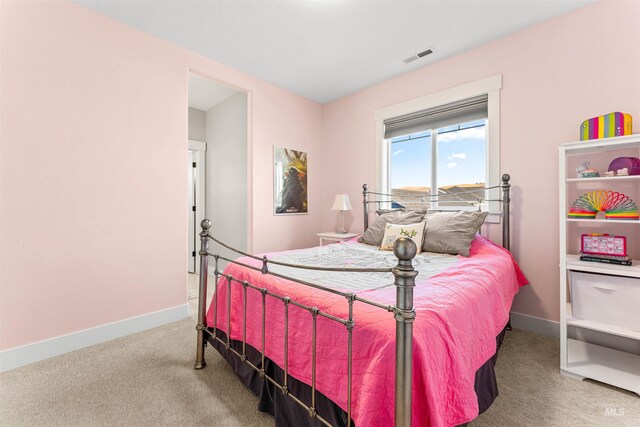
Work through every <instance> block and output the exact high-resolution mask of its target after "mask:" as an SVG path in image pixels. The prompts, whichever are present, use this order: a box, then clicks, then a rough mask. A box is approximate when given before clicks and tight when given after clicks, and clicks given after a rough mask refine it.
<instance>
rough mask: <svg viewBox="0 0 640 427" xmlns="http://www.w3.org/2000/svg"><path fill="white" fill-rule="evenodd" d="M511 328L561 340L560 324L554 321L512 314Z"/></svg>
mask: <svg viewBox="0 0 640 427" xmlns="http://www.w3.org/2000/svg"><path fill="white" fill-rule="evenodd" d="M511 326H513V327H514V328H516V329H522V330H523V331H529V332H533V333H536V334H540V335H544V336H547V337H551V338H558V339H560V323H559V322H555V321H553V320H547V319H541V318H539V317H534V316H529V315H528V314H521V313H514V312H511Z"/></svg>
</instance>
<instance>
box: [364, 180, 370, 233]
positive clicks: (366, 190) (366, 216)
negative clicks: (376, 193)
mask: <svg viewBox="0 0 640 427" xmlns="http://www.w3.org/2000/svg"><path fill="white" fill-rule="evenodd" d="M368 196H369V186H368V185H367V184H362V207H363V210H364V231H367V228H369V209H368V206H369V204H368V203H367V197H368Z"/></svg>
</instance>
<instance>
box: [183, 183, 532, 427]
mask: <svg viewBox="0 0 640 427" xmlns="http://www.w3.org/2000/svg"><path fill="white" fill-rule="evenodd" d="M500 188H501V190H502V197H501V199H500V202H501V203H502V214H503V217H502V225H503V238H504V239H503V241H504V243H506V245H505V246H508V241H509V221H508V217H509V177H508V175H504V176H503V179H502V185H501V186H500ZM371 195H377V193H373V192H369V191H368V190H367V188H366V186H365V187H364V191H363V206H364V208H365V226H367V225H368V214H367V212H368V207H369V206H370V205H371V204H373V203H378V206H379V204H380V201H379V200H376V201H373V200H370V197H371ZM386 202H389V200H388V199H387V200H386ZM209 228H210V223H209V222H208V221H203V231H202V233H201V234H200V236H201V240H202V249H201V251H200V255H201V270H200V271H202V272H204V271H208V266H209V259H210V258H211V260H212V263H213V267H214V276H215V278H216V284H217V286H216V288H215V293H214V297H213V300H212V302H211V304H210V306H209V310H208V312H207V311H206V308H207V307H206V290H207V275H206V274H201V281H200V301H199V312H198V325H197V326H196V329H197V335H198V336H197V351H196V364H195V368H196V369H201V368H203V367H205V366H206V363H205V359H204V349H205V345H206V344H207V343H209V344H211V346H212V347H214V348H216V349H217V350H218V351H219V352H220V354H222V355H223V357H224V358H225V359H226V360H227V361H228V362H229V363H230V365H231V366H232V367H233V369H234V370H235V372H236V373H237V375H238V376H239V377H240V379H241V381H242V382H243V383H244V384H245V385H247V386H248V387H249V388H250V389H251V390H252V391H253V392H254V393H255V394H257V395H258V396H259V398H260V404H259V409H260V410H263V411H268V412H270V413H271V414H272V415H274V417H275V424H276V425H277V426H288V425H295V426H303V425H310V426H315V425H318V426H322V425H329V426H353V425H356V426H389V425H392V424H395V425H396V426H409V425H416V426H418V425H428V426H457V425H463V424H465V423H467V422H469V421H471V420H472V419H474V418H475V417H476V416H477V415H478V414H479V413H481V412H482V411H484V410H486V409H487V408H488V406H490V405H491V403H492V402H493V400H494V399H495V397H496V396H497V385H496V382H495V375H494V372H493V366H494V364H495V360H496V357H497V350H498V348H499V346H500V344H501V343H502V340H503V338H504V334H505V329H506V327H507V324H508V321H509V309H510V307H511V302H512V301H513V297H514V296H515V294H516V293H517V292H518V289H519V287H520V286H523V285H524V284H526V279H525V278H524V276H523V275H522V273H521V272H520V270H519V268H518V266H517V264H516V263H515V261H514V259H513V257H512V256H511V254H510V253H509V252H508V251H507V250H505V248H502V247H499V246H497V245H495V244H494V243H492V242H491V241H489V240H488V239H486V238H484V237H482V236H480V235H478V236H476V237H475V239H473V241H472V243H471V246H470V249H469V256H468V257H463V256H458V255H447V254H441V253H432V252H424V253H420V254H416V252H417V249H418V248H417V247H416V245H415V243H414V242H413V241H412V240H411V239H409V238H406V237H403V238H400V239H397V240H396V241H395V244H394V246H393V252H389V251H380V250H378V248H377V247H373V246H370V245H366V244H362V243H358V242H357V240H356V239H353V240H351V241H348V242H345V243H338V244H333V245H328V246H322V247H317V248H310V249H305V250H296V251H287V252H282V253H273V254H264V255H262V256H253V255H250V254H246V253H242V252H240V251H237V252H238V253H239V254H240V255H243V257H242V258H239V259H230V258H225V257H223V256H221V255H218V254H214V253H213V252H210V250H209V243H210V242H214V243H216V244H220V245H221V246H223V247H225V248H227V249H232V248H230V247H229V246H228V245H225V244H224V243H223V242H220V241H218V240H217V239H215V237H213V236H212V235H211V234H210V232H209ZM222 262H226V263H228V265H227V266H226V268H225V269H224V271H220V269H219V267H220V266H221V263H222ZM479 320H481V321H479Z"/></svg>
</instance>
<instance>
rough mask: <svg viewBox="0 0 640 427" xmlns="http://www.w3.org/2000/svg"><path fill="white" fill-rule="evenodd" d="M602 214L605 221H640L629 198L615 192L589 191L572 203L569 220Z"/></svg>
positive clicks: (636, 208) (634, 204)
mask: <svg viewBox="0 0 640 427" xmlns="http://www.w3.org/2000/svg"><path fill="white" fill-rule="evenodd" d="M598 212H604V217H605V218H606V219H631V220H637V219H640V215H639V214H638V206H637V205H636V203H635V202H634V201H633V200H631V199H630V198H629V196H627V195H625V194H622V193H618V192H617V191H605V190H597V191H590V192H588V193H586V194H583V195H582V196H580V197H578V199H577V200H576V201H575V202H573V204H572V205H571V208H570V209H569V215H568V217H569V218H595V217H596V215H597V214H598Z"/></svg>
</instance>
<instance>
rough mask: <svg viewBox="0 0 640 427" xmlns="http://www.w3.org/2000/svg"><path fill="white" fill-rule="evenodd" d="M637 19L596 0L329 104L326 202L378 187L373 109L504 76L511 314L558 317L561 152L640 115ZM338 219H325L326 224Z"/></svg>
mask: <svg viewBox="0 0 640 427" xmlns="http://www.w3.org/2000/svg"><path fill="white" fill-rule="evenodd" d="M638 22H640V2H599V3H596V4H594V5H592V6H589V7H587V8H584V9H581V10H579V11H577V12H574V13H572V14H569V15H566V16H563V17H560V18H557V19H555V20H552V21H549V22H546V23H543V24H540V25H537V26H535V27H532V28H530V29H528V30H525V31H522V32H519V33H516V34H514V35H511V36H509V37H505V38H503V39H500V40H497V41H494V42H492V43H489V44H486V45H484V46H481V47H479V48H477V49H474V50H471V51H468V52H465V53H463V54H460V55H457V56H455V57H452V58H449V59H446V60H444V61H442V62H439V63H436V64H434V65H431V66H428V67H425V68H422V69H420V70H417V71H415V72H412V73H409V74H405V75H403V76H400V77H398V78H394V79H391V80H388V81H386V82H383V83H381V84H378V85H375V86H373V87H370V88H368V89H365V90H362V91H360V92H358V93H356V94H354V95H351V96H348V97H345V98H342V99H340V100H337V101H335V102H332V103H330V104H327V105H325V108H324V119H323V141H324V148H323V149H324V152H323V156H324V157H325V158H326V159H332V164H333V168H332V169H333V171H334V172H333V173H332V174H327V175H326V178H325V184H324V193H323V197H324V199H323V203H324V205H327V206H330V203H331V200H332V198H333V197H334V194H335V193H342V192H348V193H350V195H351V199H352V201H353V200H355V201H357V200H360V195H359V192H358V189H359V188H360V186H361V184H362V183H363V182H368V183H370V184H374V183H375V173H376V171H375V167H376V166H375V161H376V146H377V145H376V138H375V126H374V111H375V110H376V109H379V108H382V107H386V106H389V105H393V104H396V103H400V102H403V101H406V100H409V99H412V98H417V97H420V96H424V95H427V94H430V93H434V92H438V91H441V90H444V89H447V88H450V87H454V86H458V85H460V84H463V83H467V82H470V81H474V80H479V79H481V78H483V77H487V76H490V75H493V74H497V73H501V74H502V75H503V89H502V92H501V98H500V102H501V116H500V120H501V122H500V125H501V129H500V132H501V133H500V137H501V169H502V171H503V172H508V173H510V174H511V176H512V184H513V185H514V187H512V189H513V198H512V200H513V208H514V211H515V212H514V213H513V217H512V224H513V226H512V227H513V236H512V250H513V252H514V254H515V256H516V257H517V259H518V260H519V262H520V264H521V266H522V268H523V269H524V272H525V273H526V274H527V276H528V278H529V280H530V281H531V286H528V287H526V288H523V290H522V291H521V293H520V295H519V296H518V297H517V299H516V302H515V305H514V311H516V312H520V313H524V314H528V315H533V316H537V317H541V318H545V319H551V320H558V319H559V303H558V300H559V269H558V262H559V258H558V237H557V236H558V149H557V147H558V144H560V143H562V142H568V141H574V140H577V139H578V138H579V134H578V128H579V125H580V123H581V122H582V121H583V120H584V119H586V118H589V117H594V116H597V115H600V114H605V113H609V112H612V111H624V112H628V113H630V114H631V115H632V116H634V117H635V118H640V79H639V78H638V76H639V75H640V26H638ZM636 121H637V120H636ZM638 127H639V125H638V124H637V123H636V128H638ZM637 132H638V131H637V130H636V133H637ZM361 212H362V211H361V209H356V210H354V211H352V213H353V215H354V216H355V218H354V222H353V224H352V226H351V229H360V227H361V226H362V225H361V224H362V219H361ZM335 221H336V218H335V215H329V214H327V215H325V217H324V219H323V227H324V228H325V229H327V228H328V229H330V228H331V227H334V226H335ZM495 228H497V227H495ZM495 228H494V229H492V230H490V231H491V235H494V234H496V230H495Z"/></svg>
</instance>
